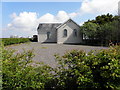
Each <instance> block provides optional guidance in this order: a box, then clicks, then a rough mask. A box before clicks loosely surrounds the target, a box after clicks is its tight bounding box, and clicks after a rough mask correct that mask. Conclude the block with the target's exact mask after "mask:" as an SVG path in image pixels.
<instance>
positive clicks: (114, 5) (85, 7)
mask: <svg viewBox="0 0 120 90" xmlns="http://www.w3.org/2000/svg"><path fill="white" fill-rule="evenodd" d="M118 1H119V0H84V1H83V2H82V4H81V8H80V13H81V14H87V13H92V14H106V13H112V14H117V9H118Z"/></svg>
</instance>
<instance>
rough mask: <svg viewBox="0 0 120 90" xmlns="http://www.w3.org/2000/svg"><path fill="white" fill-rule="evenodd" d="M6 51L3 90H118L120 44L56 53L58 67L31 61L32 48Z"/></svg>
mask: <svg viewBox="0 0 120 90" xmlns="http://www.w3.org/2000/svg"><path fill="white" fill-rule="evenodd" d="M2 51H3V52H2V53H3V55H2V56H3V71H2V72H3V89H22V90H24V89H27V90H28V89H40V90H41V89H42V90H48V89H49V90H86V89H87V90H88V89H108V90H111V89H117V88H118V87H120V86H119V84H120V46H115V47H111V48H110V49H105V50H100V51H91V52H89V53H85V52H84V51H78V50H73V51H71V52H68V53H66V54H65V55H63V56H59V55H55V57H56V61H57V62H58V66H57V67H56V68H54V69H53V68H51V67H49V66H47V65H44V64H31V63H32V57H33V54H32V52H31V51H27V52H23V53H18V54H13V53H14V51H13V50H5V49H3V50H2Z"/></svg>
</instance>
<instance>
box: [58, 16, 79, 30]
mask: <svg viewBox="0 0 120 90" xmlns="http://www.w3.org/2000/svg"><path fill="white" fill-rule="evenodd" d="M69 21H72V22H73V23H75V24H76V25H77V26H78V27H80V26H79V25H78V24H77V23H76V22H74V21H73V20H72V19H71V18H70V19H68V20H67V21H65V22H64V23H63V24H61V25H59V26H58V27H57V29H59V28H60V27H61V26H63V25H64V24H66V23H67V22H69Z"/></svg>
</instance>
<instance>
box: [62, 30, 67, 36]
mask: <svg viewBox="0 0 120 90" xmlns="http://www.w3.org/2000/svg"><path fill="white" fill-rule="evenodd" d="M63 37H67V29H64V32H63Z"/></svg>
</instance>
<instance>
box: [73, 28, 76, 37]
mask: <svg viewBox="0 0 120 90" xmlns="http://www.w3.org/2000/svg"><path fill="white" fill-rule="evenodd" d="M73 35H74V36H75V37H77V30H76V29H74V30H73Z"/></svg>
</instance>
